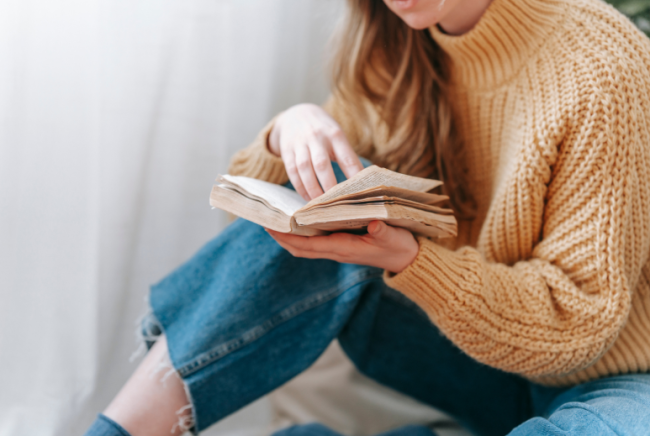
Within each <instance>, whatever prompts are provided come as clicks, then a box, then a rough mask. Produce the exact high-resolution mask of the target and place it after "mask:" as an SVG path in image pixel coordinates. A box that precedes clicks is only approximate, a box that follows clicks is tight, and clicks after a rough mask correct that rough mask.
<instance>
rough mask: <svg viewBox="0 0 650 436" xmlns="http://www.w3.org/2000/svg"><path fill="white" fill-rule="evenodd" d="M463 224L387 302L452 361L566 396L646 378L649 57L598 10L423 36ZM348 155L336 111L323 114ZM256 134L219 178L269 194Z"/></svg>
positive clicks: (557, 0) (495, 19)
mask: <svg viewBox="0 0 650 436" xmlns="http://www.w3.org/2000/svg"><path fill="white" fill-rule="evenodd" d="M431 34H432V36H433V38H434V39H435V40H436V42H437V43H438V44H439V45H440V46H441V47H442V48H443V49H444V50H445V51H446V52H447V53H448V54H449V56H450V58H451V62H452V73H453V74H452V88H453V93H454V98H453V102H454V104H455V105H456V112H457V114H458V115H459V117H460V119H459V126H460V130H461V132H462V134H463V135H464V138H465V141H466V144H467V145H466V146H467V147H468V152H469V162H468V164H469V168H470V182H471V188H472V189H473V194H474V196H475V197H476V199H477V201H478V216H477V218H476V219H474V220H473V221H467V222H461V225H460V228H459V237H458V238H457V239H456V240H455V241H451V242H444V246H443V245H440V244H439V243H436V242H433V241H431V240H428V239H425V238H420V239H419V244H420V251H419V254H418V256H417V258H416V259H415V261H414V262H413V264H411V265H410V266H409V267H408V268H406V269H405V270H404V271H403V272H401V273H400V274H397V275H395V276H392V277H391V276H389V275H386V276H385V280H386V282H387V283H388V285H390V286H391V287H393V288H395V289H397V290H399V291H401V292H402V293H404V294H405V295H406V296H408V297H409V298H411V299H412V300H413V301H415V302H416V303H417V304H418V305H419V306H421V307H422V308H423V309H424V310H425V311H426V312H427V313H428V314H429V316H430V318H431V320H432V321H433V322H434V323H435V324H436V325H437V326H438V328H440V330H441V331H442V332H443V333H444V334H445V335H446V336H447V337H448V338H449V339H450V340H452V341H453V342H454V343H455V344H456V345H457V346H458V347H459V348H460V349H462V350H463V351H464V352H465V353H467V354H468V355H470V356H472V357H473V358H475V359H476V360H478V361H480V362H483V363H485V364H487V365H490V366H492V367H495V368H500V369H502V370H504V371H509V372H514V373H518V374H522V375H524V376H526V377H528V378H529V379H531V380H534V381H537V382H540V383H544V384H552V385H569V384H576V383H580V382H583V381H586V380H589V379H594V378H598V377H604V376H607V375H613V374H621V373H629V372H646V371H648V370H649V368H650V262H649V255H650V41H649V40H648V39H647V38H646V37H645V35H643V34H641V33H640V32H638V31H637V30H636V29H635V27H634V26H633V25H632V24H631V23H630V22H629V21H628V20H627V19H626V18H624V17H623V16H622V15H620V14H619V13H618V12H616V11H615V10H614V9H613V8H611V7H610V6H607V5H606V4H604V3H601V2H600V1H598V0H494V1H493V3H492V4H491V6H490V7H489V9H488V10H487V11H486V13H485V15H484V16H483V17H482V18H481V20H480V22H479V23H478V25H477V26H476V27H475V28H474V29H473V30H471V31H470V32H469V33H467V34H465V35H462V36H459V37H453V36H447V35H444V34H442V33H441V32H439V31H438V30H436V29H431ZM325 108H326V110H328V111H329V112H330V113H331V114H332V116H333V117H334V118H335V119H337V120H338V121H339V123H340V124H341V126H342V127H343V129H344V131H345V132H346V134H347V135H348V138H349V139H350V142H351V143H352V144H366V145H360V146H359V147H358V148H357V152H358V153H359V154H360V155H362V156H366V157H369V158H370V159H372V158H373V157H376V156H377V155H381V153H383V152H385V151H386V150H385V142H386V141H385V136H383V134H382V132H385V130H384V129H382V128H381V125H379V124H378V125H377V126H376V128H375V129H374V130H373V132H372V133H371V135H372V138H361V137H360V136H359V135H360V133H359V131H358V130H357V129H355V126H354V124H353V121H352V120H351V119H349V118H348V117H346V116H345V108H344V107H341V105H340V103H338V102H337V101H336V100H330V101H329V102H328V103H327V104H326V106H325ZM271 127H272V124H269V125H268V126H267V127H266V128H265V129H264V130H263V131H262V132H261V134H260V135H259V136H258V138H257V139H256V141H255V142H254V143H253V144H252V145H251V146H250V147H248V148H247V149H245V150H243V151H241V152H239V153H238V154H237V155H236V156H235V157H234V159H233V161H232V164H231V168H230V172H231V173H233V174H240V175H247V176H250V177H257V178H261V179H265V180H269V181H272V182H276V183H283V182H285V181H286V180H287V176H286V173H285V172H284V167H283V165H282V161H281V160H280V159H278V158H277V157H275V156H273V155H272V154H270V153H269V152H268V150H267V149H266V140H267V136H268V133H269V131H270V129H271Z"/></svg>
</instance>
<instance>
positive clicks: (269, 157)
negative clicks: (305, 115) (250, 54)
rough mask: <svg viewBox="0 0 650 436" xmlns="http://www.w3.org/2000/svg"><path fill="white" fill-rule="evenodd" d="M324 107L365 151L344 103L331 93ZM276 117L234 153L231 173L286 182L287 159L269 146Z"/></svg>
mask: <svg viewBox="0 0 650 436" xmlns="http://www.w3.org/2000/svg"><path fill="white" fill-rule="evenodd" d="M323 109H325V111H326V112H327V113H329V114H330V115H331V116H332V118H334V119H335V120H336V122H337V123H339V125H340V126H341V129H342V130H343V132H344V133H345V136H346V138H347V139H348V141H349V143H350V145H351V146H352V148H353V149H354V150H355V151H356V152H357V153H360V152H361V154H362V155H363V154H366V153H363V152H362V150H360V149H359V145H360V143H361V142H360V141H359V134H358V129H357V128H356V125H355V123H354V122H353V121H352V119H351V117H349V116H348V114H347V112H346V110H345V105H343V104H342V103H341V102H340V101H339V100H338V99H336V98H334V97H331V96H330V97H329V99H328V100H327V102H325V104H324V105H323ZM276 118H277V116H276V117H275V118H273V120H271V121H270V122H269V123H268V124H267V125H266V126H265V127H264V128H263V129H262V131H261V132H260V133H259V134H258V135H257V137H256V138H255V140H254V141H253V143H252V144H250V145H249V146H248V147H246V148H244V149H243V150H240V151H239V152H237V153H236V154H235V155H234V156H233V158H232V160H231V161H230V167H229V168H228V174H232V175H235V176H246V177H253V178H255V179H260V180H265V181H267V182H271V183H277V184H284V183H286V182H287V181H288V180H289V177H288V176H287V173H286V171H285V169H284V162H283V161H282V159H281V158H279V157H277V156H276V155H274V154H273V153H271V152H270V151H269V148H268V141H269V135H270V134H271V130H273V126H274V124H275V119H276ZM366 148H367V147H366ZM364 157H366V156H364Z"/></svg>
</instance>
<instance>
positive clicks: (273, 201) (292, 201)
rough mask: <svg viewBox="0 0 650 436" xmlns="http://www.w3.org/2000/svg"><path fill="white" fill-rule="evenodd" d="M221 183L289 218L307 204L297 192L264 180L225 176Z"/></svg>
mask: <svg viewBox="0 0 650 436" xmlns="http://www.w3.org/2000/svg"><path fill="white" fill-rule="evenodd" d="M219 181H220V182H222V183H224V184H226V185H230V186H233V187H239V188H241V189H243V190H244V191H246V192H248V193H249V194H251V195H253V196H254V197H257V198H259V199H260V200H262V201H263V202H265V203H267V204H268V205H269V206H271V207H273V208H275V209H277V210H279V211H281V212H283V213H284V214H286V215H288V216H292V215H293V214H294V212H295V211H297V210H298V209H300V208H301V207H303V206H304V205H306V204H307V202H306V201H305V200H304V199H303V198H302V197H301V196H300V194H298V193H297V192H296V191H292V190H291V189H289V188H285V187H284V186H280V185H276V184H274V183H269V182H265V181H263V180H257V179H252V178H250V177H243V176H231V175H225V176H221V177H220V178H219Z"/></svg>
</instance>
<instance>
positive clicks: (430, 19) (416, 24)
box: [400, 13, 440, 30]
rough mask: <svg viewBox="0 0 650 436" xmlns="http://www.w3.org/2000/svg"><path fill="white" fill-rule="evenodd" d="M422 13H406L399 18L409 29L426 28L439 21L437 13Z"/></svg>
mask: <svg viewBox="0 0 650 436" xmlns="http://www.w3.org/2000/svg"><path fill="white" fill-rule="evenodd" d="M423 15H424V14H421V13H420V14H408V15H406V14H405V15H403V16H401V17H400V18H401V19H402V21H404V22H405V23H406V25H407V26H409V27H410V28H411V29H415V30H423V29H428V28H429V27H431V26H435V25H436V24H438V22H439V21H440V20H439V18H438V16H437V14H435V15H432V16H423Z"/></svg>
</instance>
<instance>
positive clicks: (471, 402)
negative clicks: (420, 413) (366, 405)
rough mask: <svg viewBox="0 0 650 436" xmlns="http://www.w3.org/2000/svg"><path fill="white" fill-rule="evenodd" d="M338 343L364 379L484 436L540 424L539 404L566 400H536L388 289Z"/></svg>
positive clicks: (358, 313)
mask: <svg viewBox="0 0 650 436" xmlns="http://www.w3.org/2000/svg"><path fill="white" fill-rule="evenodd" d="M371 299H374V300H378V301H369V300H371ZM339 342H340V344H341V347H342V348H343V350H344V351H345V352H346V353H347V354H348V356H349V357H350V359H351V360H352V362H353V363H354V364H355V366H356V367H357V368H358V369H359V371H360V372H361V373H363V374H365V375H366V376H368V377H370V378H372V379H374V380H376V381H378V382H379V383H381V384H383V385H386V386H389V387H391V388H393V389H395V390H397V391H399V392H402V393H404V394H407V395H409V396H411V397H413V398H415V399H417V400H419V401H421V402H423V403H426V404H429V405H431V406H433V407H435V408H437V409H440V410H442V411H444V412H446V413H448V414H449V415H451V416H452V417H453V418H455V419H456V421H457V422H459V423H460V424H461V425H462V426H463V427H465V428H466V429H468V430H470V431H471V432H472V433H474V434H477V435H485V436H492V435H494V436H496V435H505V434H507V433H508V432H509V431H510V430H512V429H513V428H514V427H516V426H517V425H519V424H520V423H522V422H524V421H525V420H526V419H529V418H530V417H532V416H534V414H533V413H534V409H533V406H534V404H533V398H535V397H537V398H540V399H543V398H549V399H550V398H552V397H553V394H557V393H559V392H561V390H560V389H549V388H539V390H540V392H539V393H538V394H537V395H533V393H532V392H531V384H530V382H528V381H527V380H524V379H522V378H520V377H518V376H516V375H513V374H508V373H505V372H502V371H498V370H496V369H494V368H491V367H488V366H486V365H482V364H480V363H478V362H476V361H475V360H474V359H472V358H471V357H469V356H467V355H466V354H464V353H463V352H462V351H461V350H460V349H458V348H456V347H455V346H454V345H453V344H452V343H451V342H450V341H449V340H448V339H447V338H445V337H444V336H443V335H442V334H441V333H440V331H439V330H438V329H437V328H436V327H435V326H434V325H433V324H432V323H431V322H430V321H429V319H428V318H427V316H426V314H424V312H423V311H422V310H421V309H419V308H418V307H417V306H416V305H415V304H414V303H413V302H411V301H410V300H408V299H406V297H404V296H403V295H402V294H400V293H398V292H397V291H395V290H392V289H390V288H388V287H385V286H384V289H383V290H382V292H380V293H373V294H364V295H363V296H362V297H361V301H360V302H359V304H357V306H356V308H355V312H354V313H353V314H352V316H351V317H350V320H349V322H348V323H347V324H346V326H345V328H344V329H343V330H342V332H341V334H340V335H339ZM547 401H548V400H547Z"/></svg>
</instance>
